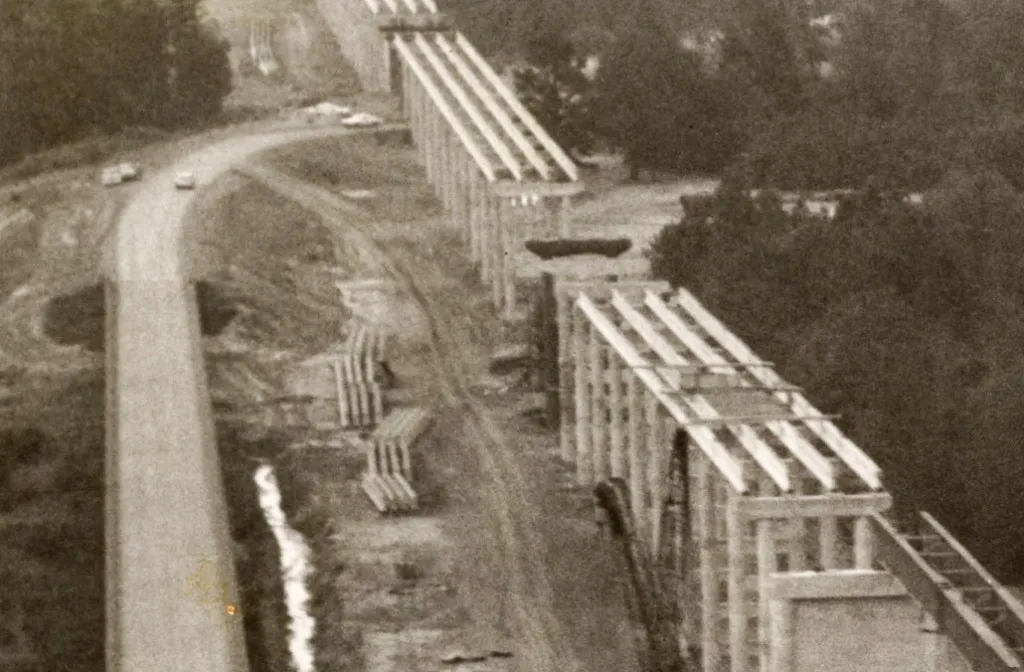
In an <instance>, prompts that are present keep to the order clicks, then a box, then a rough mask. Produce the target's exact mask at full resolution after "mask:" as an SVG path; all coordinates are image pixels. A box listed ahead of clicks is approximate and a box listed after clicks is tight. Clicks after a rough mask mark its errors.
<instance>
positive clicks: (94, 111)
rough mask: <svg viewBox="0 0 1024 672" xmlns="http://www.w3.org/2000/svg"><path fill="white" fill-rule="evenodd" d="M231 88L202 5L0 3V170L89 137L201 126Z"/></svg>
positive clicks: (70, 0) (84, 0)
mask: <svg viewBox="0 0 1024 672" xmlns="http://www.w3.org/2000/svg"><path fill="white" fill-rule="evenodd" d="M230 88H231V69H230V64H229V62H228V58H227V45H226V43H225V42H223V41H222V40H221V39H220V38H219V37H218V36H217V35H216V33H215V32H213V31H212V30H211V29H210V28H209V27H208V26H207V25H206V24H205V23H204V22H203V20H202V15H201V11H200V0H173V2H157V0H4V2H3V3H0V115H2V117H3V119H4V131H5V132H4V133H3V135H2V136H0V164H4V163H9V162H11V161H13V160H17V159H18V158H20V157H21V156H23V155H24V154H26V153H28V152H32V151H36V150H39V149H42V148H46V147H50V146H53V145H56V144H59V143H64V142H68V141H71V140H75V139H78V138H81V137H83V136H86V135H88V134H90V133H93V132H114V131H117V130H120V129H122V128H127V127H132V126H148V127H157V128H173V127H178V126H183V125H188V124H192V123H196V122H200V121H204V120H207V119H209V118H210V117H212V116H213V115H215V114H216V113H217V112H218V111H219V110H220V108H221V103H222V101H223V99H224V97H225V96H226V95H227V93H228V92H229V91H230Z"/></svg>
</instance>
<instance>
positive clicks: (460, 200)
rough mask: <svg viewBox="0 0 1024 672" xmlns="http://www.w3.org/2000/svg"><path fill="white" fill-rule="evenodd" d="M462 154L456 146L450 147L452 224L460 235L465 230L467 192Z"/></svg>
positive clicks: (460, 149)
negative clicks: (452, 199)
mask: <svg viewBox="0 0 1024 672" xmlns="http://www.w3.org/2000/svg"><path fill="white" fill-rule="evenodd" d="M462 157H463V152H462V148H461V147H459V146H458V145H454V146H453V147H452V169H453V170H452V184H453V185H454V186H455V189H454V192H453V195H454V199H455V200H454V203H453V204H452V205H453V207H452V212H453V216H452V223H453V224H454V225H455V229H456V230H457V231H458V232H459V235H460V236H461V235H462V232H463V231H465V230H466V191H467V185H466V182H467V177H466V174H465V169H466V164H465V162H464V161H463V160H462Z"/></svg>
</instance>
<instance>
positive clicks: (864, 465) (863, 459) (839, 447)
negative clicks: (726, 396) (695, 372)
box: [676, 288, 882, 490]
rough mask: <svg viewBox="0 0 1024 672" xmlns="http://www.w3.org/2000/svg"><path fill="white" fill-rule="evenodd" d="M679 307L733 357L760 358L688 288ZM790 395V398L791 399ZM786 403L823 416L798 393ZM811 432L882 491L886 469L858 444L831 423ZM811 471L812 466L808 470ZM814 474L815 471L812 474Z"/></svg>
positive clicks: (762, 378) (767, 379)
mask: <svg viewBox="0 0 1024 672" xmlns="http://www.w3.org/2000/svg"><path fill="white" fill-rule="evenodd" d="M676 298H677V301H678V302H679V306H680V307H681V308H682V309H683V310H685V311H686V312H687V313H689V314H690V316H691V317H693V319H694V320H696V321H697V323H698V324H700V325H701V327H702V328H703V329H704V330H705V331H707V332H708V333H709V334H711V335H712V336H713V337H714V338H715V340H717V341H718V342H719V343H720V344H721V345H722V347H723V348H725V349H726V350H727V351H728V352H729V353H730V354H731V355H732V356H733V357H735V358H736V359H738V360H740V361H748V360H754V359H756V358H757V357H756V355H754V353H753V352H752V351H751V350H750V348H749V347H747V345H746V344H745V343H743V341H741V340H740V339H739V338H737V337H736V336H735V335H733V334H732V332H730V331H729V330H728V329H727V328H726V327H725V325H723V324H722V323H721V322H719V321H718V319H717V318H716V317H715V316H713V315H712V314H711V313H709V312H708V311H707V310H706V309H705V308H704V306H702V305H701V304H700V302H699V301H698V300H697V299H696V297H694V296H693V295H692V294H690V293H689V292H687V291H686V290H685V289H682V288H680V289H679V290H678V293H677V297H676ZM750 373H751V375H752V376H753V377H754V378H756V379H757V380H758V381H759V382H760V383H762V384H763V385H766V386H769V387H770V386H773V385H781V384H784V381H783V380H782V378H781V377H780V376H779V375H778V374H777V373H775V372H774V371H772V370H770V369H759V368H754V369H751V370H750ZM787 395H788V396H787ZM775 396H776V397H777V398H778V399H779V400H780V401H782V402H783V403H787V404H789V405H790V406H791V407H792V408H793V410H794V411H795V412H797V413H799V414H800V415H808V416H810V415H821V413H820V412H819V411H818V409H816V408H814V406H812V405H811V404H810V402H809V401H807V399H806V398H804V396H803V395H801V394H799V393H795V392H789V393H783V392H779V393H776V395H775ZM807 426H808V429H810V430H811V431H812V432H814V433H815V434H816V435H817V436H818V437H819V438H821V439H822V440H823V441H825V442H826V443H827V444H828V446H829V448H831V449H832V450H833V451H834V452H835V454H836V455H838V456H839V458H840V459H842V460H843V462H844V463H846V465H847V466H849V467H850V469H852V470H853V472H854V473H856V474H857V475H858V476H859V477H860V478H861V479H862V480H863V481H864V482H865V483H867V484H868V485H869V486H870V487H871V488H872V489H875V490H881V489H882V481H881V475H882V470H881V468H879V466H878V465H877V464H876V463H875V462H874V461H873V460H872V459H871V458H870V457H868V456H867V455H866V454H865V453H864V452H863V451H862V450H861V449H860V448H859V447H857V445H856V444H854V443H853V442H852V441H850V440H849V439H848V438H847V437H846V436H845V435H843V433H842V432H841V431H840V430H839V428H838V427H836V426H835V425H834V424H832V423H830V422H821V423H814V422H812V423H808V425H807ZM808 468H810V467H808ZM812 473H813V472H812Z"/></svg>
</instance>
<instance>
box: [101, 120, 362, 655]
mask: <svg viewBox="0 0 1024 672" xmlns="http://www.w3.org/2000/svg"><path fill="white" fill-rule="evenodd" d="M357 132H359V131H352V130H347V129H344V128H330V129H315V130H301V131H288V132H272V133H267V134H263V135H251V136H242V137H238V138H233V139H230V140H225V141H221V142H218V143H217V144H214V145H211V146H208V147H206V148H204V149H202V150H201V151H199V152H196V153H195V154H193V155H191V156H190V157H189V158H188V159H186V160H184V161H181V162H179V163H178V164H177V165H175V166H172V167H171V168H168V169H166V170H163V171H160V172H157V173H154V174H153V175H150V176H148V177H147V178H146V181H145V182H144V183H143V184H142V185H140V190H139V191H138V192H137V194H136V195H135V197H134V199H133V200H132V202H131V203H130V204H129V205H128V206H127V207H126V208H125V210H124V211H123V213H122V215H121V218H120V221H119V222H118V228H117V236H116V238H114V239H112V241H111V246H112V247H110V248H108V250H106V252H107V253H106V254H105V258H104V267H105V268H104V272H105V276H106V278H107V281H106V287H107V299H108V301H107V312H108V321H107V326H108V331H107V404H108V405H107V409H108V410H107V415H108V433H107V474H108V477H107V483H108V487H107V494H106V501H107V513H106V525H107V528H106V529H107V608H108V612H107V619H108V620H107V669H108V670H109V672H122V671H124V672H135V671H137V670H147V671H148V672H171V671H174V672H178V671H179V670H203V671H204V672H248V662H247V660H246V654H245V646H244V635H243V631H242V618H241V615H240V613H239V612H238V607H237V604H238V596H237V594H236V590H237V586H236V581H235V576H234V565H233V562H232V556H231V542H230V537H229V530H228V519H227V512H226V503H225V500H224V493H223V491H222V484H221V477H220V464H219V460H218V456H217V450H216V446H215V443H214V426H213V418H212V414H211V412H210V399H209V392H208V390H207V387H206V374H205V371H204V368H203V359H202V351H201V349H200V338H199V321H198V315H197V307H196V302H195V293H194V287H193V285H192V284H191V282H190V279H189V276H190V273H191V272H190V262H191V260H189V259H188V254H187V249H188V248H187V246H186V245H185V233H186V226H187V223H186V221H187V216H188V214H189V207H190V205H191V204H192V203H193V201H194V194H193V193H192V192H188V191H177V190H175V189H174V187H173V178H174V175H175V173H176V172H178V171H180V170H190V171H192V172H193V173H194V174H195V176H196V182H197V184H196V188H197V189H201V188H202V187H204V186H208V185H209V184H210V183H211V182H213V180H215V179H216V178H217V177H218V176H219V175H220V174H221V173H223V172H225V171H227V170H228V169H230V168H231V167H232V166H233V165H234V164H235V163H237V162H239V161H242V160H244V159H245V158H247V157H249V156H251V155H252V154H254V153H256V152H259V151H263V150H266V149H271V148H273V147H277V146H281V145H285V144H289V143H294V142H300V141H303V140H310V139H314V138H318V137H325V136H336V135H346V134H351V133H357Z"/></svg>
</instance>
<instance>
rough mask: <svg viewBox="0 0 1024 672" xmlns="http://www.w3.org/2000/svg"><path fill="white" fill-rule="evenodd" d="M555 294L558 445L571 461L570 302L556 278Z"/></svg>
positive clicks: (563, 457)
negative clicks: (559, 416)
mask: <svg viewBox="0 0 1024 672" xmlns="http://www.w3.org/2000/svg"><path fill="white" fill-rule="evenodd" d="M555 296H556V301H557V304H556V305H557V308H556V310H557V312H556V318H555V319H556V320H557V321H558V389H559V407H560V410H561V414H562V417H561V419H560V420H559V446H560V447H561V456H562V461H563V462H565V463H567V464H568V463H570V462H572V450H573V446H572V436H573V427H572V424H573V409H574V408H575V406H574V405H570V404H572V403H573V394H572V392H573V385H572V348H573V337H574V334H573V330H572V326H573V325H572V322H573V321H572V304H571V303H570V300H569V297H568V296H567V295H566V293H565V292H561V291H559V290H558V279H557V278H556V279H555Z"/></svg>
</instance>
